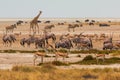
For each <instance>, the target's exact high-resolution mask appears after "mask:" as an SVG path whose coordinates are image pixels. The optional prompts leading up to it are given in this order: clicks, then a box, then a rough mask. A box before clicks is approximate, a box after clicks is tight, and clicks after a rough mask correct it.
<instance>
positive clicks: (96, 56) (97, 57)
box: [95, 54, 105, 63]
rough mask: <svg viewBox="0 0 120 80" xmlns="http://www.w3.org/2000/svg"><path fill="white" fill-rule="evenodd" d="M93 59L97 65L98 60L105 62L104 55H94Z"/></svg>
mask: <svg viewBox="0 0 120 80" xmlns="http://www.w3.org/2000/svg"><path fill="white" fill-rule="evenodd" d="M95 58H96V60H97V63H98V61H99V59H102V61H103V62H104V61H105V54H96V55H95Z"/></svg>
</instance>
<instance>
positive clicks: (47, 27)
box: [44, 24, 55, 32]
mask: <svg viewBox="0 0 120 80" xmlns="http://www.w3.org/2000/svg"><path fill="white" fill-rule="evenodd" d="M54 27H55V25H53V24H52V25H47V26H45V27H44V29H45V30H50V32H51V29H52V28H54Z"/></svg>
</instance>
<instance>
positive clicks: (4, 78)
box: [0, 64, 120, 80]
mask: <svg viewBox="0 0 120 80" xmlns="http://www.w3.org/2000/svg"><path fill="white" fill-rule="evenodd" d="M58 79H59V80H120V69H110V68H105V69H57V68H56V67H55V66H53V65H52V64H45V65H42V66H41V67H28V66H15V67H13V69H12V70H0V80H58Z"/></svg>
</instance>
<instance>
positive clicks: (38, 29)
mask: <svg viewBox="0 0 120 80" xmlns="http://www.w3.org/2000/svg"><path fill="white" fill-rule="evenodd" d="M36 25H37V29H38V34H39V25H38V23H37V24H36Z"/></svg>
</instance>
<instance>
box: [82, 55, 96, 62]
mask: <svg viewBox="0 0 120 80" xmlns="http://www.w3.org/2000/svg"><path fill="white" fill-rule="evenodd" d="M88 60H94V58H93V56H91V55H88V56H86V57H85V58H84V59H83V61H88Z"/></svg>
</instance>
